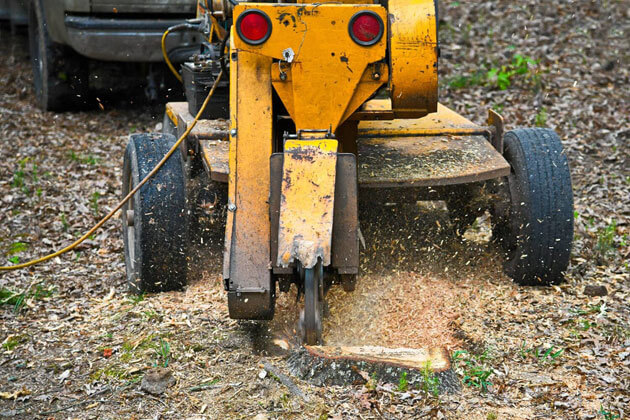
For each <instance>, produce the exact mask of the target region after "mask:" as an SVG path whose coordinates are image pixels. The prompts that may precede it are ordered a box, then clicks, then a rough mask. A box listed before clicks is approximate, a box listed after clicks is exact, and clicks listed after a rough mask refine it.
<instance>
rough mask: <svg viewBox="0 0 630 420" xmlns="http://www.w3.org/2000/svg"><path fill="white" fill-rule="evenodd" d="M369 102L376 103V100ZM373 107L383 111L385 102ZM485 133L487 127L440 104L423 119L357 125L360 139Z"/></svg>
mask: <svg viewBox="0 0 630 420" xmlns="http://www.w3.org/2000/svg"><path fill="white" fill-rule="evenodd" d="M370 102H376V100H375V101H370ZM373 107H381V108H382V109H383V110H385V109H386V107H387V101H381V102H380V103H373V104H372V106H371V108H373ZM487 131H488V127H483V126H480V125H477V124H475V123H473V122H472V121H470V120H468V119H467V118H465V117H463V116H461V115H460V114H458V113H457V112H455V111H453V110H452V109H449V108H448V107H446V106H444V105H442V104H438V106H437V111H436V112H435V113H432V114H429V115H426V116H425V117H423V118H417V119H400V120H391V121H361V122H360V123H359V136H360V137H381V136H386V137H395V136H400V137H409V136H439V135H449V134H453V135H464V134H484V133H486V132H487Z"/></svg>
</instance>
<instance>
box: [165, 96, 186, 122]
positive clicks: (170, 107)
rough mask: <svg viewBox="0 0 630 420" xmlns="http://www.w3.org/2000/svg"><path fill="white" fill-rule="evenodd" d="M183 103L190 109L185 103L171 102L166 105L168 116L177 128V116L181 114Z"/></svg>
mask: <svg viewBox="0 0 630 420" xmlns="http://www.w3.org/2000/svg"><path fill="white" fill-rule="evenodd" d="M182 103H183V104H184V105H186V108H187V107H188V104H187V103H185V102H169V103H167V104H166V115H168V118H169V119H170V120H171V122H172V123H173V124H174V125H175V127H177V115H178V114H179V113H180V112H181V110H180V108H181V105H180V104H182ZM186 111H188V109H186Z"/></svg>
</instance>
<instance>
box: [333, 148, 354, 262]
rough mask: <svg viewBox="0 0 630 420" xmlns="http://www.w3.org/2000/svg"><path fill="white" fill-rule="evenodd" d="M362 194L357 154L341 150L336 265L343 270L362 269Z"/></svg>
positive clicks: (336, 211)
mask: <svg viewBox="0 0 630 420" xmlns="http://www.w3.org/2000/svg"><path fill="white" fill-rule="evenodd" d="M358 195H359V192H358V185H357V158H356V156H355V155H354V154H352V153H339V154H338V155H337V180H336V181H335V212H334V219H333V237H332V266H333V267H335V268H337V271H338V272H339V273H340V274H357V273H358V272H359V211H358Z"/></svg>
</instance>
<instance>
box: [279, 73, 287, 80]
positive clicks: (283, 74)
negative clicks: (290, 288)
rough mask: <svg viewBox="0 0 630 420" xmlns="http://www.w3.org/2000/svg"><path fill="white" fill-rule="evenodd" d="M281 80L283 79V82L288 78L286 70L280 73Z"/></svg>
mask: <svg viewBox="0 0 630 420" xmlns="http://www.w3.org/2000/svg"><path fill="white" fill-rule="evenodd" d="M280 80H282V81H283V82H284V81H285V80H287V74H286V73H285V72H281V73H280Z"/></svg>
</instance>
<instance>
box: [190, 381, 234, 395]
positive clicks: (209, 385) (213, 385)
mask: <svg viewBox="0 0 630 420" xmlns="http://www.w3.org/2000/svg"><path fill="white" fill-rule="evenodd" d="M242 384H243V383H242V382H236V383H233V384H217V383H216V382H214V381H212V382H209V383H205V384H199V385H196V386H193V387H192V388H189V389H188V392H197V391H205V390H206V389H217V388H228V387H231V388H236V387H239V386H241V385H242Z"/></svg>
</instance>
